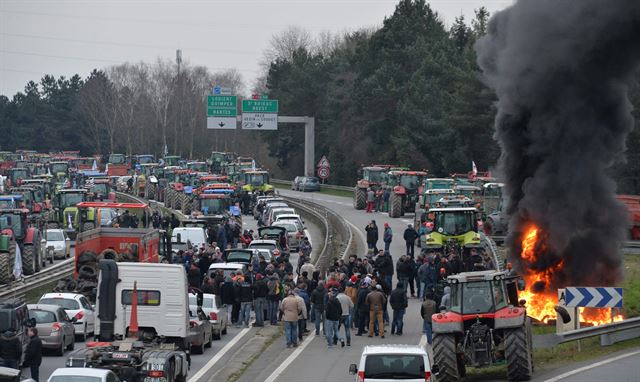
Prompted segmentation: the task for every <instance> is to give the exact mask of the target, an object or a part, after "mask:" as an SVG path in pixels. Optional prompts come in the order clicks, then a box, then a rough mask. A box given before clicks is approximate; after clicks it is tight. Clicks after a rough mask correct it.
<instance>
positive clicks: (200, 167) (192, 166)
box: [187, 162, 209, 172]
mask: <svg viewBox="0 0 640 382" xmlns="http://www.w3.org/2000/svg"><path fill="white" fill-rule="evenodd" d="M187 168H188V169H189V170H191V171H193V172H209V166H207V163H206V162H187Z"/></svg>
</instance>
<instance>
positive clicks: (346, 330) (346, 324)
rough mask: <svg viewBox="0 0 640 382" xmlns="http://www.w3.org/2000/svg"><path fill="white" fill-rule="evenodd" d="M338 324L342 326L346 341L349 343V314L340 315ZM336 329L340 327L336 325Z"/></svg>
mask: <svg viewBox="0 0 640 382" xmlns="http://www.w3.org/2000/svg"><path fill="white" fill-rule="evenodd" d="M340 325H343V326H344V337H345V338H346V339H347V343H348V344H350V343H351V315H346V316H342V317H340ZM338 330H340V327H339V326H338Z"/></svg>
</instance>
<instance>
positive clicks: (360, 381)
mask: <svg viewBox="0 0 640 382" xmlns="http://www.w3.org/2000/svg"><path fill="white" fill-rule="evenodd" d="M357 381H358V382H364V371H359V372H358V379H357Z"/></svg>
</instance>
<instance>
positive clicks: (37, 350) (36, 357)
mask: <svg viewBox="0 0 640 382" xmlns="http://www.w3.org/2000/svg"><path fill="white" fill-rule="evenodd" d="M27 333H28V335H29V338H30V340H29V344H27V351H26V352H25V357H24V360H25V364H24V366H29V368H30V370H31V379H33V380H34V381H36V382H39V381H40V365H41V364H42V340H41V339H40V337H38V329H36V328H29V331H28V332H27Z"/></svg>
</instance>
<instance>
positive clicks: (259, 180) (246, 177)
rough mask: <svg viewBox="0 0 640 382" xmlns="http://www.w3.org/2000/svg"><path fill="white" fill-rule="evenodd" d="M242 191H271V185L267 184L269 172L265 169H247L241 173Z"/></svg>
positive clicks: (266, 192)
mask: <svg viewBox="0 0 640 382" xmlns="http://www.w3.org/2000/svg"><path fill="white" fill-rule="evenodd" d="M242 183H243V185H242V191H245V192H257V191H260V192H263V193H265V194H268V193H273V186H272V185H270V184H269V172H268V171H265V170H249V171H245V172H244V173H243V174H242Z"/></svg>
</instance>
